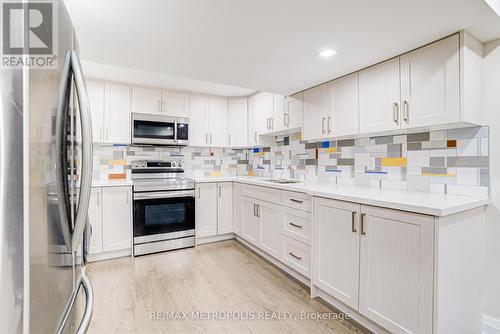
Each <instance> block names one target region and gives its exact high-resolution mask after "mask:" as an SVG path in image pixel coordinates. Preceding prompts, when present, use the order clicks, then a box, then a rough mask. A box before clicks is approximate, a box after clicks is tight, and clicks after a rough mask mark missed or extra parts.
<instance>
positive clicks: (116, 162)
mask: <svg viewBox="0 0 500 334" xmlns="http://www.w3.org/2000/svg"><path fill="white" fill-rule="evenodd" d="M108 164H110V165H113V166H125V165H126V164H127V162H126V161H125V160H109V163H108Z"/></svg>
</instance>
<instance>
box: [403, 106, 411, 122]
mask: <svg viewBox="0 0 500 334" xmlns="http://www.w3.org/2000/svg"><path fill="white" fill-rule="evenodd" d="M403 119H404V120H405V122H406V123H407V124H408V123H410V110H409V105H408V101H403Z"/></svg>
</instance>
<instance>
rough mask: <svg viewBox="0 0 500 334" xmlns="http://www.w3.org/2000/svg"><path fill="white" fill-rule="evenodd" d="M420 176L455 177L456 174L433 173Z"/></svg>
mask: <svg viewBox="0 0 500 334" xmlns="http://www.w3.org/2000/svg"><path fill="white" fill-rule="evenodd" d="M422 176H448V177H452V176H457V174H434V173H422Z"/></svg>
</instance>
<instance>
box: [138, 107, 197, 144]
mask: <svg viewBox="0 0 500 334" xmlns="http://www.w3.org/2000/svg"><path fill="white" fill-rule="evenodd" d="M188 143H189V119H188V118H182V117H172V116H163V115H151V114H138V113H132V145H165V146H186V145H187V144H188Z"/></svg>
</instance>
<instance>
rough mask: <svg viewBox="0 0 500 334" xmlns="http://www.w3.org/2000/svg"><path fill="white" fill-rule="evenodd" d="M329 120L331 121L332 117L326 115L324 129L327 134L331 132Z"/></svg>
mask: <svg viewBox="0 0 500 334" xmlns="http://www.w3.org/2000/svg"><path fill="white" fill-rule="evenodd" d="M331 122H332V117H331V116H328V120H327V122H326V129H327V132H328V134H330V133H332V128H331Z"/></svg>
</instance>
